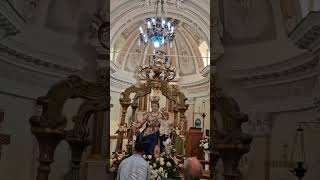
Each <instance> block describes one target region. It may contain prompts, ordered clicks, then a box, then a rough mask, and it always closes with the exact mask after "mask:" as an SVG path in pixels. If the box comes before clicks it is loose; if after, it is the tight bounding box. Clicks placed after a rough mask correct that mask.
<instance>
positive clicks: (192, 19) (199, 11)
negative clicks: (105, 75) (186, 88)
mask: <svg viewBox="0 0 320 180" xmlns="http://www.w3.org/2000/svg"><path fill="white" fill-rule="evenodd" d="M151 2H153V1H152V0H151ZM165 2H166V3H165V5H164V9H165V13H166V16H167V17H169V18H173V19H176V20H177V21H178V22H179V23H178V25H177V28H176V37H175V41H174V46H173V48H165V49H166V50H167V53H168V54H170V55H171V56H172V60H173V62H175V63H174V64H173V65H174V66H176V68H177V69H178V72H179V75H180V76H188V75H194V74H199V73H200V71H201V70H202V69H203V67H204V63H203V59H202V55H201V53H200V51H199V46H200V44H201V43H203V42H206V44H207V45H208V46H209V44H210V43H209V41H210V6H208V4H209V3H210V1H209V0H184V1H180V3H179V2H178V3H176V2H177V1H176V0H167V1H165ZM110 12H111V13H110V28H111V29H110V40H111V51H113V52H115V53H114V54H113V56H112V59H113V60H114V62H115V64H117V65H118V66H119V69H122V70H125V71H129V72H134V71H135V67H136V66H138V65H140V64H143V63H145V62H146V59H147V56H146V54H151V53H152V46H151V45H147V46H146V47H145V46H138V43H137V42H138V37H139V30H138V28H139V26H141V25H143V23H144V20H145V19H146V18H149V17H153V16H154V15H155V10H154V6H153V5H149V1H148V0H120V1H119V0H111V7H110ZM119 52H120V54H118V53H119ZM111 53H112V52H111ZM128 53H129V54H128ZM140 53H141V54H140Z"/></svg>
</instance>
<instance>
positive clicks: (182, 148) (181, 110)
mask: <svg viewBox="0 0 320 180" xmlns="http://www.w3.org/2000/svg"><path fill="white" fill-rule="evenodd" d="M187 109H188V108H187V107H179V108H178V110H179V116H180V118H179V122H180V128H181V130H182V134H183V136H184V138H185V136H186V133H187V121H186V116H185V112H186V110H187ZM184 145H185V143H184V140H183V139H181V143H180V144H179V148H178V150H179V151H178V152H179V153H178V154H180V155H185V146H184Z"/></svg>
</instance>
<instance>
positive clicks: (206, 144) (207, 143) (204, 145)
mask: <svg viewBox="0 0 320 180" xmlns="http://www.w3.org/2000/svg"><path fill="white" fill-rule="evenodd" d="M199 147H200V148H202V149H203V150H204V151H209V150H210V147H211V145H210V140H209V138H204V139H202V140H200V144H199Z"/></svg>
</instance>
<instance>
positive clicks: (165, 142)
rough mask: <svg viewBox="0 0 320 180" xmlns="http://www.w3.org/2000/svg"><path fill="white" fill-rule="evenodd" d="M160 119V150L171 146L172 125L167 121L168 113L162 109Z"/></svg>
mask: <svg viewBox="0 0 320 180" xmlns="http://www.w3.org/2000/svg"><path fill="white" fill-rule="evenodd" d="M161 111H162V118H161V119H160V129H159V131H160V140H161V142H162V147H161V148H162V149H161V151H164V149H163V148H165V147H167V146H169V145H170V144H171V132H172V129H173V123H172V122H171V121H170V120H169V113H168V112H166V111H165V110H164V108H162V110H161Z"/></svg>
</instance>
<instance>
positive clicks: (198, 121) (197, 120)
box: [193, 113, 203, 128]
mask: <svg viewBox="0 0 320 180" xmlns="http://www.w3.org/2000/svg"><path fill="white" fill-rule="evenodd" d="M193 126H194V127H195V128H203V118H202V116H201V114H200V113H195V114H194V120H193Z"/></svg>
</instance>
